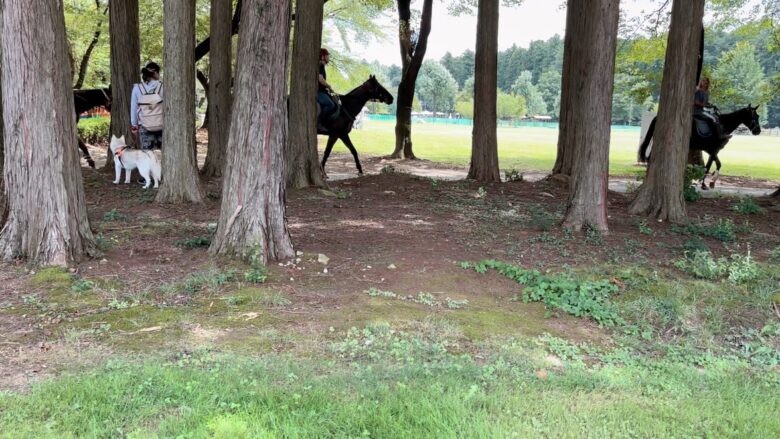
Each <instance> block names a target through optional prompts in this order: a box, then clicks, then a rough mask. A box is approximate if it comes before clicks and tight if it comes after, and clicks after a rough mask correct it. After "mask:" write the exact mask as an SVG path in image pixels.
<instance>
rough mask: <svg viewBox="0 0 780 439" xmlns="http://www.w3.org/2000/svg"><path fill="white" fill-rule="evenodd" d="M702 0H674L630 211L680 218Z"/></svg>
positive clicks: (683, 217) (683, 202)
mask: <svg viewBox="0 0 780 439" xmlns="http://www.w3.org/2000/svg"><path fill="white" fill-rule="evenodd" d="M703 14H704V0H674V3H673V5H672V23H671V28H670V30H669V41H668V44H667V49H666V61H665V62H664V76H663V81H662V82H661V101H660V102H659V105H658V122H657V124H656V129H655V135H654V136H653V137H654V139H653V154H652V155H651V156H650V163H649V165H648V169H647V178H646V179H645V182H644V183H643V184H642V186H641V187H640V188H639V192H638V193H637V196H636V198H635V199H634V201H633V202H632V203H631V205H630V206H629V212H631V213H632V214H635V215H647V216H652V217H655V218H657V219H659V220H668V221H672V222H681V221H684V220H685V219H686V212H685V201H684V200H683V179H684V176H685V163H686V161H687V158H688V142H689V139H690V134H691V116H692V112H693V106H692V105H691V83H692V82H693V81H694V79H695V76H696V53H697V52H698V48H699V38H701V28H702V16H703Z"/></svg>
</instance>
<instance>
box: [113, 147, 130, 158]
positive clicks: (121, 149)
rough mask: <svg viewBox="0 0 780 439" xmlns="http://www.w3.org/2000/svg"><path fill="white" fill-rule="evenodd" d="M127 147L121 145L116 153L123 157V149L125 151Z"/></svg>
mask: <svg viewBox="0 0 780 439" xmlns="http://www.w3.org/2000/svg"><path fill="white" fill-rule="evenodd" d="M125 148H127V145H122V146H120V147H119V149H117V150H116V152H115V153H114V155H115V156H117V157H122V151H124V150H125Z"/></svg>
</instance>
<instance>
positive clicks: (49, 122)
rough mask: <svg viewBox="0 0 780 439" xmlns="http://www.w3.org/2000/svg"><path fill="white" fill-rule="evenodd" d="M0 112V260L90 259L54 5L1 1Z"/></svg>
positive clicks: (64, 51) (60, 19)
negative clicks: (0, 140)
mask: <svg viewBox="0 0 780 439" xmlns="http://www.w3.org/2000/svg"><path fill="white" fill-rule="evenodd" d="M3 8H4V10H3V26H2V29H3V35H13V36H14V38H4V39H3V50H2V52H3V55H2V56H3V62H2V66H3V72H2V73H3V74H2V80H3V86H2V89H3V91H4V93H3V112H4V119H5V120H4V121H5V122H7V123H8V126H7V129H5V130H4V131H5V133H4V134H5V144H6V145H9V148H8V150H7V151H6V153H7V156H6V157H5V159H6V164H5V167H4V170H3V171H4V174H5V192H6V197H7V203H8V217H7V220H6V222H5V224H4V225H3V228H2V231H0V259H3V260H6V261H9V260H13V259H16V258H19V257H23V258H26V259H27V260H28V261H29V262H32V263H36V264H41V265H59V266H66V265H67V264H68V263H70V262H72V261H78V260H80V259H81V258H82V257H83V256H85V255H88V256H91V255H95V253H96V247H95V240H94V238H93V236H92V231H90V229H89V220H88V219H87V208H86V204H85V202H84V187H83V186H82V181H81V166H80V165H79V157H78V151H77V149H76V120H75V118H74V117H73V108H74V104H73V93H72V91H71V86H72V85H71V76H70V72H69V68H68V67H69V66H68V48H67V44H66V36H65V18H64V14H63V9H62V0H47V1H45V2H44V1H35V2H30V1H29V0H5V2H4V6H3Z"/></svg>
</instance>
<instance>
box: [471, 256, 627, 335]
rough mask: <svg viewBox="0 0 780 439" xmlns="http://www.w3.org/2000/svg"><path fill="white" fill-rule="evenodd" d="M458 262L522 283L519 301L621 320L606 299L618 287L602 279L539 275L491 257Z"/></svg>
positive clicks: (602, 321)
mask: <svg viewBox="0 0 780 439" xmlns="http://www.w3.org/2000/svg"><path fill="white" fill-rule="evenodd" d="M461 266H462V267H463V268H467V269H468V268H472V269H474V270H475V271H476V272H478V273H485V272H486V271H487V270H488V269H493V270H496V271H498V272H499V273H500V274H501V275H503V276H505V277H507V278H509V279H512V280H514V281H515V282H517V283H520V284H523V285H524V286H525V288H524V289H523V293H522V295H521V296H520V299H522V300H523V302H542V303H544V304H545V306H546V307H548V308H554V309H560V310H562V311H564V312H566V313H568V314H571V315H574V316H577V317H588V318H590V319H592V320H594V321H596V322H597V323H599V324H600V325H605V326H614V325H616V324H622V323H624V321H623V319H622V318H621V317H620V315H619V314H618V311H617V308H616V307H615V306H614V305H613V304H612V303H611V302H610V301H609V298H610V296H612V295H614V294H615V293H617V291H618V288H617V286H615V285H613V284H611V283H610V282H609V281H608V280H606V279H602V280H598V281H586V280H579V279H575V278H573V277H571V276H569V275H566V274H557V275H543V274H541V273H539V271H537V270H526V269H524V268H522V267H519V266H517V265H512V264H507V263H505V262H500V261H495V260H484V261H481V262H478V263H476V264H472V263H469V262H465V263H463V264H461Z"/></svg>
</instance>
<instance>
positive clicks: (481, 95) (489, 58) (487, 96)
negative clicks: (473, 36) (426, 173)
mask: <svg viewBox="0 0 780 439" xmlns="http://www.w3.org/2000/svg"><path fill="white" fill-rule="evenodd" d="M498 8H499V5H498V0H479V9H478V12H477V52H476V55H475V68H474V129H473V131H472V135H471V166H470V167H469V175H468V178H472V179H474V180H478V181H484V182H501V171H500V170H499V169H498V139H497V138H496V87H497V85H498V78H497V74H498V73H497V65H498Z"/></svg>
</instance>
